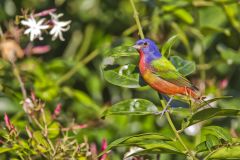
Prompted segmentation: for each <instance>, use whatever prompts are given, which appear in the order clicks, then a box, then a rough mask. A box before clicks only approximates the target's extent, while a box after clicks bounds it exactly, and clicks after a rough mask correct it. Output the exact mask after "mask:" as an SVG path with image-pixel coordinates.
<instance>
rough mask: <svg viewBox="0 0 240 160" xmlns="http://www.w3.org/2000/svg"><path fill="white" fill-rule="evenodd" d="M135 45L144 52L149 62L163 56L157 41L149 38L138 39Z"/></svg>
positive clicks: (140, 51)
mask: <svg viewBox="0 0 240 160" xmlns="http://www.w3.org/2000/svg"><path fill="white" fill-rule="evenodd" d="M133 47H134V48H135V49H137V50H138V52H139V53H140V54H141V53H143V54H144V57H145V58H146V60H147V61H148V62H149V61H152V60H153V59H157V58H161V56H162V54H161V53H160V51H159V49H158V47H157V45H156V44H155V42H153V41H152V40H150V39H147V38H145V39H140V40H138V41H137V42H136V43H135V45H134V46H133Z"/></svg>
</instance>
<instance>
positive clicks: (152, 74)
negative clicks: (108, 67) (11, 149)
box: [133, 39, 201, 106]
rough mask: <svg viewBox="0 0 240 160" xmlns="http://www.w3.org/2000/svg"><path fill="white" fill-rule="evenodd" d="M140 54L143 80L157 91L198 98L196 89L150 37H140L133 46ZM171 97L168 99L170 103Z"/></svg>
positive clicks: (198, 93) (198, 94)
mask: <svg viewBox="0 0 240 160" xmlns="http://www.w3.org/2000/svg"><path fill="white" fill-rule="evenodd" d="M133 47H134V48H135V49H137V51H138V52H139V55H140V60H139V70H140V74H141V76H142V77H143V79H144V81H145V82H146V83H147V84H148V85H150V86H151V87H152V88H153V89H155V90H156V91H158V92H159V93H163V94H166V95H170V96H171V95H178V94H180V95H186V96H190V97H191V98H193V99H196V100H198V99H200V98H201V94H200V92H199V91H198V89H197V88H196V87H195V86H194V85H193V84H192V83H191V82H190V81H189V80H187V79H186V78H185V77H184V76H183V75H182V74H181V73H179V72H178V71H177V69H176V68H175V66H174V65H173V64H172V63H171V62H170V61H169V60H168V59H167V58H166V57H164V56H163V55H162V54H161V53H160V51H159V49H158V47H157V45H156V44H155V43H154V42H153V41H152V40H150V39H141V40H138V41H137V42H136V44H135V45H134V46H133ZM171 100H172V97H171V98H170V100H169V101H168V104H167V106H168V105H169V104H170V102H171Z"/></svg>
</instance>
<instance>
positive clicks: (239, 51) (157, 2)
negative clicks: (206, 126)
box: [0, 0, 240, 160]
mask: <svg viewBox="0 0 240 160" xmlns="http://www.w3.org/2000/svg"><path fill="white" fill-rule="evenodd" d="M136 6H137V9H138V11H139V16H140V19H141V23H142V26H143V30H144V33H145V36H146V37H149V38H151V39H153V40H155V41H156V42H157V44H159V47H161V45H162V44H163V43H164V42H166V40H167V39H168V38H169V37H171V36H173V35H176V34H178V37H179V38H178V40H177V41H176V43H175V45H174V46H173V48H172V52H171V55H178V56H180V57H182V58H184V59H188V60H192V61H195V62H196V65H197V70H196V72H195V73H194V74H192V75H191V76H190V77H188V78H189V79H190V80H191V81H192V82H193V83H194V84H195V85H196V86H198V87H199V88H200V89H201V90H202V91H203V92H204V93H205V95H207V96H209V97H216V96H222V95H231V96H233V97H235V98H234V99H231V100H225V101H219V103H217V105H219V106H224V107H228V106H231V107H239V103H240V99H239V98H238V97H239V95H240V82H239V81H240V76H239V75H240V47H239V46H240V21H239V20H240V4H239V1H237V0H209V1H207V0H177V1H176V0H142V1H140V0H139V1H137V2H136ZM49 8H56V9H57V13H64V16H63V18H62V19H63V20H71V21H72V23H71V29H70V30H69V31H68V32H66V33H65V34H64V37H65V39H66V40H65V41H64V42H62V41H51V37H50V36H45V37H44V38H45V39H44V40H43V41H34V45H42V44H48V45H50V46H51V51H50V52H49V53H46V54H44V55H34V56H28V57H25V58H23V59H21V60H19V61H18V62H17V65H18V66H19V68H20V70H21V75H22V77H23V80H24V82H25V84H26V87H27V90H28V92H29V93H30V91H31V90H33V91H34V92H35V93H36V95H37V97H39V98H40V99H42V100H43V101H45V102H46V104H47V105H46V106H47V107H48V108H49V109H50V110H53V109H54V107H55V106H56V104H57V103H62V104H63V112H62V114H61V116H60V120H61V121H62V122H63V123H64V124H66V125H67V124H69V123H70V122H72V121H75V122H77V123H79V124H88V125H89V127H88V128H86V129H82V130H80V131H77V132H76V136H77V137H78V139H79V140H80V141H81V140H82V138H83V135H85V136H87V137H88V138H89V142H90V143H97V144H98V145H100V144H101V140H102V139H103V138H106V139H107V141H108V142H111V141H113V140H115V139H117V138H120V137H122V136H126V135H132V134H134V133H144V132H154V131H156V132H158V131H161V132H166V133H168V132H169V134H171V133H170V131H169V130H168V127H166V125H167V123H166V120H165V119H161V120H160V119H159V118H158V117H154V116H140V117H138V116H110V117H107V118H106V119H104V120H103V119H101V113H102V112H103V111H104V109H105V108H106V107H109V106H110V105H111V104H114V103H116V102H118V101H120V100H122V99H128V98H133V97H135V98H141V97H142V98H146V99H149V100H151V101H152V102H154V103H155V104H159V102H158V101H159V100H158V96H157V93H156V92H155V91H153V90H152V89H150V88H148V87H144V88H140V89H125V88H121V87H117V86H114V85H112V84H109V83H108V82H106V81H105V80H104V78H103V75H102V72H101V64H102V61H103V58H104V55H106V54H107V52H108V51H109V50H110V49H111V48H113V47H116V46H118V45H126V46H131V45H133V44H134V42H135V41H136V40H137V39H138V38H139V37H138V35H137V27H136V25H135V21H134V19H133V11H132V8H131V5H130V2H129V1H128V0H120V1H113V0H52V1H47V0H1V1H0V23H1V27H2V30H6V28H7V22H8V21H9V20H11V19H12V20H14V19H15V16H16V15H21V9H30V10H34V11H35V12H39V11H42V10H45V9H49ZM20 38H21V42H22V44H21V46H22V48H25V47H26V45H27V43H28V37H26V36H23V37H20ZM135 58H136V57H135ZM136 63H137V61H136ZM0 94H1V97H0V111H1V113H4V112H8V113H9V114H11V116H13V117H16V118H15V121H18V123H16V125H18V126H17V127H19V128H24V125H25V122H24V121H21V116H19V115H22V114H23V113H24V112H23V110H22V108H21V105H20V104H19V101H20V100H21V99H22V97H21V92H20V89H19V86H18V82H17V81H16V79H15V78H14V76H13V73H12V72H11V66H10V65H9V64H8V63H7V62H5V61H3V60H1V61H0ZM19 117H20V118H19ZM174 119H175V121H176V123H177V120H178V117H175V118H174ZM209 123H212V124H218V125H221V126H225V127H228V128H234V129H236V130H237V131H240V126H239V119H238V118H236V119H230V118H225V119H216V120H214V121H212V122H209ZM163 126H165V127H163ZM190 141H191V142H193V143H194V139H191V140H190ZM126 151H127V150H125V149H124V148H119V149H116V150H114V151H113V154H112V159H116V160H117V159H121V158H122V155H123V154H124V153H125V152H126ZM168 158H169V157H167V156H166V159H168ZM172 158H173V159H174V157H172ZM178 159H181V157H178Z"/></svg>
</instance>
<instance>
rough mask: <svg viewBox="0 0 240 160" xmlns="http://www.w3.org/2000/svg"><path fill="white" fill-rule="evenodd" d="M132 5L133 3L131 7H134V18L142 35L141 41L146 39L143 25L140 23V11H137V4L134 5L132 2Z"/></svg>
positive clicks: (131, 0) (131, 1)
mask: <svg viewBox="0 0 240 160" xmlns="http://www.w3.org/2000/svg"><path fill="white" fill-rule="evenodd" d="M130 3H131V5H132V9H133V17H134V19H135V21H136V24H137V27H138V32H139V35H140V37H141V39H144V34H143V31H142V26H141V23H140V20H139V16H138V11H137V9H136V7H135V4H134V2H133V0H130Z"/></svg>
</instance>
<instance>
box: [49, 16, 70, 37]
mask: <svg viewBox="0 0 240 160" xmlns="http://www.w3.org/2000/svg"><path fill="white" fill-rule="evenodd" d="M50 15H51V17H52V23H53V28H52V29H51V31H50V34H51V35H52V36H53V37H52V40H55V39H56V38H57V37H59V39H60V40H61V41H64V40H65V39H64V38H63V34H62V32H66V31H67V30H69V29H70V25H69V24H70V23H71V21H58V19H59V18H60V17H62V16H63V14H62V13H61V14H58V15H56V14H53V13H50Z"/></svg>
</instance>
